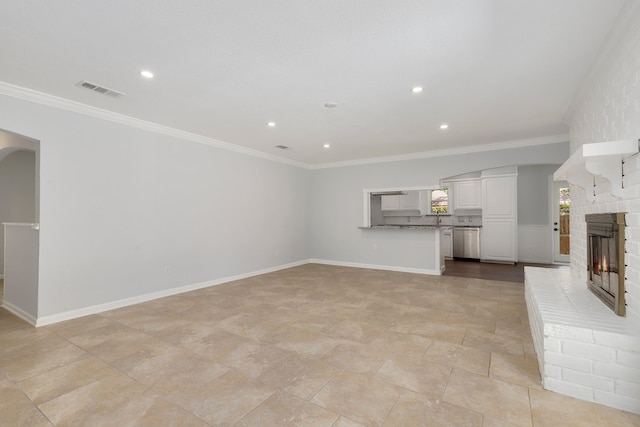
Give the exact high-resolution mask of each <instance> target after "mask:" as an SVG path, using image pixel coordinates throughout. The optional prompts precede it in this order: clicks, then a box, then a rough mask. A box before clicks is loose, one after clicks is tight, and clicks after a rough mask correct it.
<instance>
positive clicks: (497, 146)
mask: <svg viewBox="0 0 640 427" xmlns="http://www.w3.org/2000/svg"><path fill="white" fill-rule="evenodd" d="M564 142H569V134H566V133H563V134H559V135H551V136H543V137H540V138H530V139H519V140H513V141H504V142H496V143H492V144H482V145H470V146H466V147H457V148H446V149H444V150H433V151H423V152H420V153H412V154H401V155H398V156H387V157H372V158H369V159H359V160H349V161H345V162H335V163H323V164H319V165H312V166H310V169H329V168H338V167H346V166H360V165H369V164H374V163H387V162H398V161H403V160H417V159H426V158H431V157H447V156H456V155H461V154H473V153H481V152H485V151H496V150H507V149H510V148H522V147H531V146H537V145H548V144H560V143H564Z"/></svg>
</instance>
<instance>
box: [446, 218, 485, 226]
mask: <svg viewBox="0 0 640 427" xmlns="http://www.w3.org/2000/svg"><path fill="white" fill-rule="evenodd" d="M452 225H453V226H454V227H460V226H462V227H482V215H463V216H460V215H459V216H454V217H453V223H452Z"/></svg>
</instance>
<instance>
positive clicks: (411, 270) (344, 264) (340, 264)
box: [309, 258, 442, 276]
mask: <svg viewBox="0 0 640 427" xmlns="http://www.w3.org/2000/svg"><path fill="white" fill-rule="evenodd" d="M309 263H312V264H323V265H335V266H338V267H353V268H368V269H372V270H386V271H399V272H402V273H415V274H426V275H429V276H441V275H442V271H440V270H427V269H425V268H411V267H397V266H395V265H377V264H362V263H359V262H342V261H333V260H325V259H315V258H313V259H310V260H309Z"/></svg>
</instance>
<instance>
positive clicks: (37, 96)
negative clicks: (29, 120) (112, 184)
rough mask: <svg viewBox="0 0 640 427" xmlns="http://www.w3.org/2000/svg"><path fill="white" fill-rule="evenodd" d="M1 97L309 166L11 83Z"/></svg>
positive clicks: (1, 90)
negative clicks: (5, 96)
mask: <svg viewBox="0 0 640 427" xmlns="http://www.w3.org/2000/svg"><path fill="white" fill-rule="evenodd" d="M0 94H2V95H7V96H11V97H13V98H18V99H23V100H25V101H29V102H34V103H36V104H41V105H46V106H48V107H53V108H58V109H60V110H65V111H71V112H73V113H78V114H84V115H85V116H89V117H95V118H98V119H102V120H107V121H110V122H114V123H118V124H121V125H125V126H130V127H134V128H138V129H143V130H146V131H150V132H155V133H158V134H161V135H168V136H172V137H176V138H180V139H184V140H187V141H191V142H195V143H198V144H204V145H210V146H213V147H217V148H221V149H223V150H228V151H235V152H237V153H241V154H246V155H248V156H253V157H260V158H263V159H266V160H272V161H274V162H279V163H285V164H288V165H291V166H297V167H300V168H305V169H307V168H308V165H306V164H305V163H301V162H296V161H293V160H289V159H285V158H283V157H278V156H274V155H271V154H267V153H263V152H261V151H257V150H253V149H251V148H247V147H242V146H239V145H235V144H230V143H228V142H224V141H220V140H218V139H214V138H209V137H206V136H202V135H197V134H195V133H191V132H186V131H183V130H179V129H175V128H171V127H168V126H163V125H160V124H157V123H153V122H148V121H146V120H141V119H136V118H134V117H129V116H125V115H123V114H118V113H114V112H112V111H108V110H103V109H101V108H97V107H92V106H90V105H86V104H81V103H79V102H76V101H71V100H68V99H64V98H60V97H57V96H53V95H49V94H46V93H42V92H38V91H35V90H32V89H27V88H23V87H20V86H15V85H12V84H10V83H6V82H0Z"/></svg>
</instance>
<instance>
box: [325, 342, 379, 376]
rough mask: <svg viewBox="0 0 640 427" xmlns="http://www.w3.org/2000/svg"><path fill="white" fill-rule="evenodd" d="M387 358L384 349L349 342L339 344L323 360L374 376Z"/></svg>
mask: <svg viewBox="0 0 640 427" xmlns="http://www.w3.org/2000/svg"><path fill="white" fill-rule="evenodd" d="M386 357H387V353H386V352H385V350H384V348H383V347H380V346H375V345H368V344H360V343H356V342H347V343H344V344H338V345H337V346H335V347H334V348H333V349H332V350H331V351H329V352H328V353H327V354H325V355H324V356H322V358H321V360H322V361H324V362H326V363H328V364H330V365H334V366H339V367H340V368H343V369H347V370H349V371H351V372H359V373H366V374H371V375H373V374H374V373H375V372H376V371H377V370H378V369H379V368H380V366H382V364H383V363H384V361H385V359H386Z"/></svg>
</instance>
